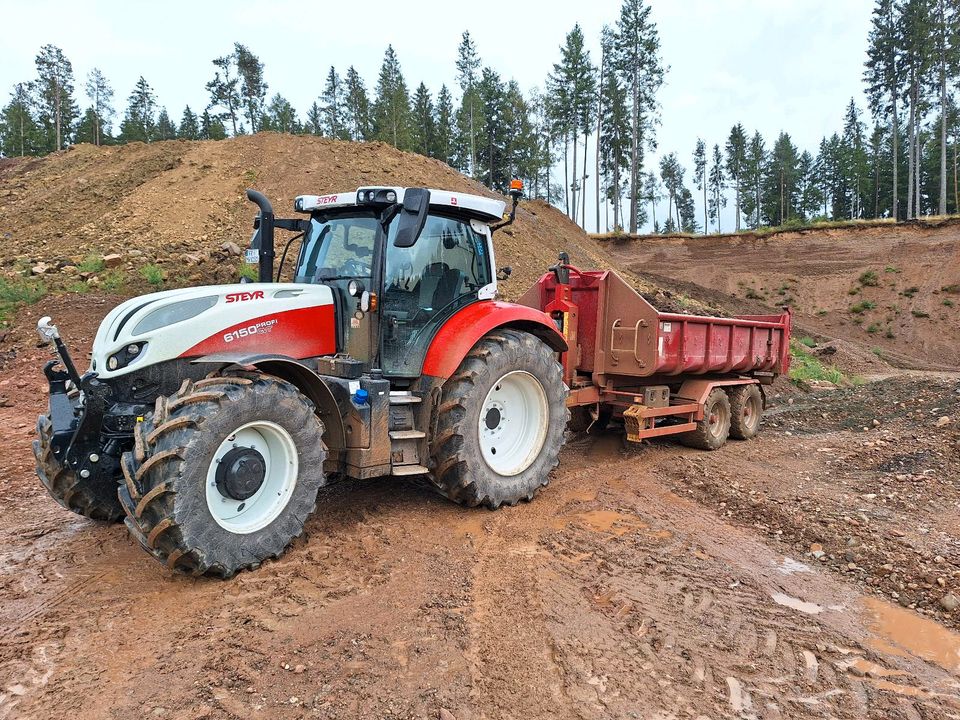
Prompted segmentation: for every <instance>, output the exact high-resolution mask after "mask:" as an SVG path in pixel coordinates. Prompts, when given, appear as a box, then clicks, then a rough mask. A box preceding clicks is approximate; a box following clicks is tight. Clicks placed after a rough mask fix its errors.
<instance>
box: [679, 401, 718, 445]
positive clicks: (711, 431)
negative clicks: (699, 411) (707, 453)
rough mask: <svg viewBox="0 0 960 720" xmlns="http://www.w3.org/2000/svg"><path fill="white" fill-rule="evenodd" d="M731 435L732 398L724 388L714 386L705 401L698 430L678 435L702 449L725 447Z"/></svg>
mask: <svg viewBox="0 0 960 720" xmlns="http://www.w3.org/2000/svg"><path fill="white" fill-rule="evenodd" d="M729 435H730V398H729V397H728V396H727V393H725V392H724V391H723V388H714V389H713V390H711V391H710V394H709V395H707V399H706V401H705V402H704V403H703V419H702V420H700V421H699V422H698V423H697V428H696V430H691V431H690V432H685V433H682V434H681V435H679V436H678V438H679V440H680V442H681V443H683V444H684V445H687V446H688V447H694V448H699V449H700V450H717V449H719V448H721V447H723V444H724V443H725V442H726V441H727V437H728V436H729Z"/></svg>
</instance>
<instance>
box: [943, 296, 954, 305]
mask: <svg viewBox="0 0 960 720" xmlns="http://www.w3.org/2000/svg"><path fill="white" fill-rule="evenodd" d="M943 304H944V305H946V306H947V307H953V300H951V299H950V298H945V299H944V301H943Z"/></svg>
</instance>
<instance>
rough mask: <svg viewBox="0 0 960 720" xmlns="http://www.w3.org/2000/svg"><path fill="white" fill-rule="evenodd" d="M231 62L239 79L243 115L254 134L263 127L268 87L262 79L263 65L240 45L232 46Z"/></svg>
mask: <svg viewBox="0 0 960 720" xmlns="http://www.w3.org/2000/svg"><path fill="white" fill-rule="evenodd" d="M233 62H234V63H235V64H236V68H237V75H238V76H239V79H240V97H239V101H240V103H241V104H242V105H243V114H244V115H246V117H247V122H249V123H250V132H251V133H255V132H258V131H260V130H261V129H262V127H263V108H264V103H265V102H266V99H267V88H268V87H269V86H268V85H267V83H266V81H265V80H264V79H263V63H262V62H260V58H258V57H257V56H256V55H254V54H253V53H252V52H250V50H249V49H248V48H247V47H246V46H245V45H241V44H240V43H234V44H233Z"/></svg>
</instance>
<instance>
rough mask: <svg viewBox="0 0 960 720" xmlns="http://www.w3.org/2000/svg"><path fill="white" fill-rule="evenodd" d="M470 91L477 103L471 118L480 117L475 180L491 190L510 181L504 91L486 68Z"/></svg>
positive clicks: (506, 108) (501, 84)
mask: <svg viewBox="0 0 960 720" xmlns="http://www.w3.org/2000/svg"><path fill="white" fill-rule="evenodd" d="M474 89H475V91H476V93H477V100H478V101H479V106H478V112H477V113H476V114H475V119H479V118H482V123H480V124H479V125H478V126H477V134H478V137H477V140H478V143H477V171H478V179H479V180H480V181H481V182H483V183H484V184H485V185H486V186H487V187H489V188H491V189H496V188H502V187H503V186H505V185H506V184H507V183H508V182H509V180H510V171H509V169H508V168H507V130H506V124H505V117H506V113H507V110H508V106H507V102H506V89H505V87H504V85H503V83H502V82H501V80H500V75H499V74H497V73H496V72H495V71H494V70H493V69H492V68H489V67H485V68H484V69H483V71H482V72H481V73H480V80H479V81H478V82H477V84H476V86H475V88H474Z"/></svg>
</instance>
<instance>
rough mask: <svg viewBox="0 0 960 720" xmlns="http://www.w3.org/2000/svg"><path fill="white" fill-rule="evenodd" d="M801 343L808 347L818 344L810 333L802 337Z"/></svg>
mask: <svg viewBox="0 0 960 720" xmlns="http://www.w3.org/2000/svg"><path fill="white" fill-rule="evenodd" d="M800 344H801V345H806V346H807V347H808V348H812V347H816V346H817V341H816V340H814V339H813V338H812V337H810V336H809V335H808V336H805V337H802V338H800Z"/></svg>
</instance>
